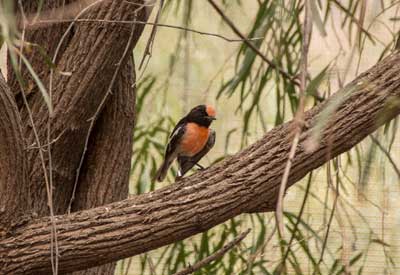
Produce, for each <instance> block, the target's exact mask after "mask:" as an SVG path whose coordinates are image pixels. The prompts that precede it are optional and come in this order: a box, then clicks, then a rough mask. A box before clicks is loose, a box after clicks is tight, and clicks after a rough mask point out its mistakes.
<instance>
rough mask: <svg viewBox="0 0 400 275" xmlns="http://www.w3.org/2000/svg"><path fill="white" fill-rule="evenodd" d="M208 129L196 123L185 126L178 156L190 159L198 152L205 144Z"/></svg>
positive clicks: (208, 133)
mask: <svg viewBox="0 0 400 275" xmlns="http://www.w3.org/2000/svg"><path fill="white" fill-rule="evenodd" d="M209 135H210V129H209V128H206V127H203V126H200V125H198V124H196V123H192V122H190V123H188V124H186V128H185V133H184V135H183V136H182V140H181V142H180V146H179V147H180V150H179V151H180V154H182V155H184V156H188V157H192V156H194V155H196V154H197V153H198V152H200V151H201V150H202V149H203V148H204V146H205V145H206V143H207V140H208V137H209Z"/></svg>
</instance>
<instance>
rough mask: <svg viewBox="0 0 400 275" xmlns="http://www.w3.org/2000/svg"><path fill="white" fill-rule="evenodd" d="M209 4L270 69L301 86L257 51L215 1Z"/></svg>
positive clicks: (209, 0)
mask: <svg viewBox="0 0 400 275" xmlns="http://www.w3.org/2000/svg"><path fill="white" fill-rule="evenodd" d="M208 2H209V3H210V4H211V6H213V8H214V9H215V11H216V12H217V13H218V14H219V15H220V16H221V17H222V19H223V20H224V21H225V23H226V24H228V26H229V27H230V28H231V29H232V31H233V32H234V33H235V34H236V35H237V36H239V37H240V38H241V39H242V40H243V42H244V43H245V44H246V45H247V46H248V47H249V48H250V49H252V50H253V51H254V52H255V53H256V54H257V55H258V56H259V57H261V59H262V60H264V61H265V62H266V63H267V64H268V65H269V66H270V67H272V68H274V69H276V70H277V71H278V72H279V73H280V74H281V75H282V76H283V77H284V78H286V79H288V80H289V81H290V82H292V83H293V84H294V85H296V86H299V83H298V82H297V81H296V79H295V78H294V77H292V76H291V75H290V74H288V73H287V72H285V71H284V70H283V69H282V68H280V67H279V65H278V64H276V63H275V62H273V61H271V60H269V59H268V58H267V57H266V56H265V55H264V54H263V53H262V52H260V50H259V49H257V47H256V46H254V45H253V44H252V43H250V42H249V41H248V40H247V39H246V37H245V36H244V35H243V33H242V32H241V31H240V30H239V29H238V28H237V27H236V26H235V24H233V22H232V21H231V20H230V19H229V18H228V16H226V14H225V13H224V12H223V11H222V9H221V8H220V7H219V6H218V5H217V4H216V3H215V2H214V0H208Z"/></svg>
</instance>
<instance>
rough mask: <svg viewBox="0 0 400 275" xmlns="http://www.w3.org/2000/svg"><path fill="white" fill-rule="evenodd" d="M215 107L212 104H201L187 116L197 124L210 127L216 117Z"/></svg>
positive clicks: (187, 119)
mask: <svg viewBox="0 0 400 275" xmlns="http://www.w3.org/2000/svg"><path fill="white" fill-rule="evenodd" d="M215 114H216V113H215V109H214V108H213V107H212V106H210V105H199V106H196V107H194V108H193V109H192V110H191V111H190V112H189V114H188V115H187V116H186V121H187V122H196V123H197V124H199V125H201V126H204V127H209V126H210V124H211V122H212V121H213V120H216V118H215Z"/></svg>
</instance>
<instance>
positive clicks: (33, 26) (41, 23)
mask: <svg viewBox="0 0 400 275" xmlns="http://www.w3.org/2000/svg"><path fill="white" fill-rule="evenodd" d="M71 22H80V23H109V24H127V25H131V24H138V25H150V26H158V27H164V28H171V29H178V30H182V31H188V32H193V33H197V34H200V35H207V36H213V37H217V38H221V39H223V40H225V41H227V42H244V41H255V40H261V39H263V38H262V37H255V38H243V39H234V38H229V37H226V36H223V35H220V34H217V33H211V32H206V31H200V30H196V29H191V28H185V27H182V26H177V25H170V24H164V23H156V22H145V21H136V20H133V21H128V20H107V19H85V18H81V19H60V20H40V21H38V22H35V23H33V24H31V25H30V26H29V28H31V29H36V28H41V27H43V26H47V25H49V24H59V23H71Z"/></svg>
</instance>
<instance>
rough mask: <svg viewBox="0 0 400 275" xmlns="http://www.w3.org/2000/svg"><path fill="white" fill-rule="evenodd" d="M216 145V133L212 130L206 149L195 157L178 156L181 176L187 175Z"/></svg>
mask: <svg viewBox="0 0 400 275" xmlns="http://www.w3.org/2000/svg"><path fill="white" fill-rule="evenodd" d="M214 144H215V131H214V130H211V133H210V136H209V137H208V140H207V143H206V145H205V146H204V148H203V149H202V150H201V151H200V152H198V153H197V154H196V155H194V156H193V157H184V156H178V163H179V167H180V169H179V170H180V171H179V172H180V176H181V177H182V176H183V175H185V174H186V173H187V172H188V171H189V170H190V169H192V167H193V166H194V165H196V164H197V163H198V162H199V161H200V159H201V158H202V157H204V156H205V155H206V154H207V153H208V152H209V151H210V150H211V148H212V147H213V146H214Z"/></svg>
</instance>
